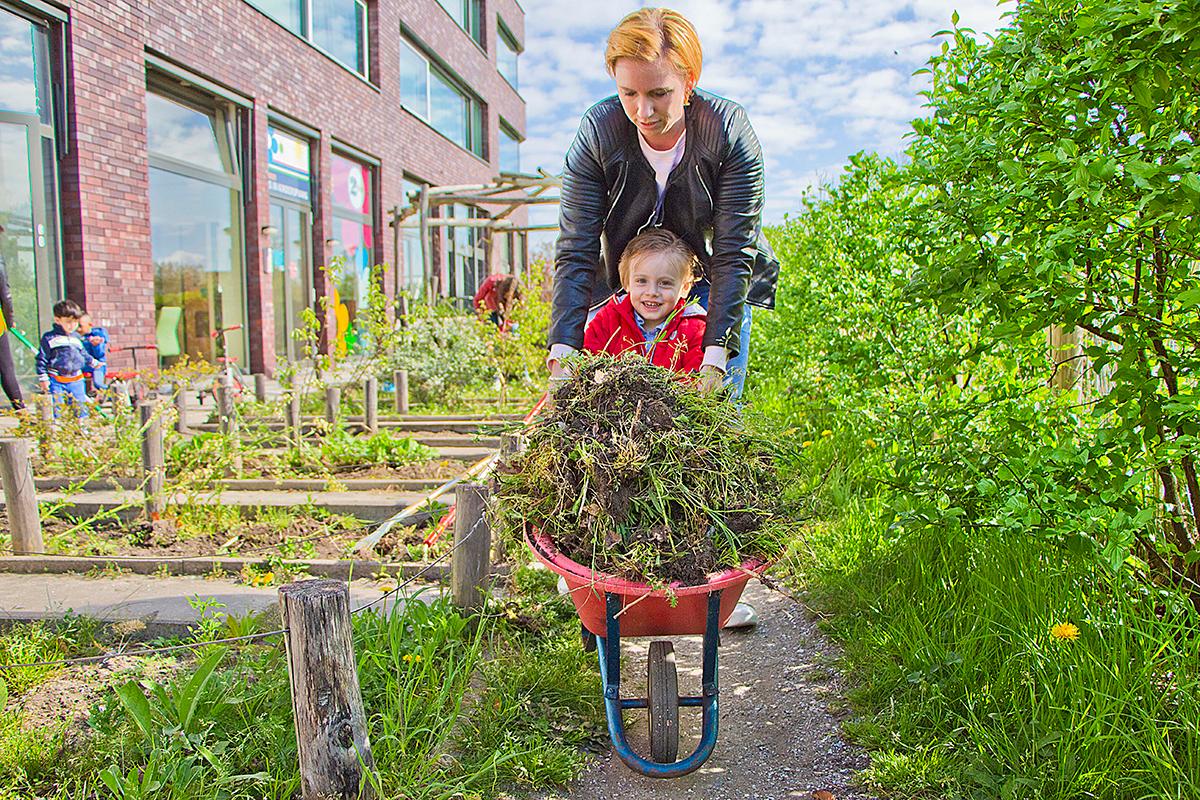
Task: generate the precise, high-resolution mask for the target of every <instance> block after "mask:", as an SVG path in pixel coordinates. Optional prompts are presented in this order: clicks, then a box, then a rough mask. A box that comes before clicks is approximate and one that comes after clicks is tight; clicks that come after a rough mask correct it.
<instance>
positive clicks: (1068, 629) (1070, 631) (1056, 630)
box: [1050, 622, 1079, 642]
mask: <svg viewBox="0 0 1200 800" xmlns="http://www.w3.org/2000/svg"><path fill="white" fill-rule="evenodd" d="M1050 635H1051V636H1053V637H1054V638H1055V639H1058V640H1059V641H1060V642H1063V641H1066V642H1073V641H1075V640H1076V639H1078V638H1079V628H1078V627H1077V626H1075V625H1072V624H1071V623H1070V622H1060V623H1058V624H1056V625H1054V626H1053V627H1051V628H1050Z"/></svg>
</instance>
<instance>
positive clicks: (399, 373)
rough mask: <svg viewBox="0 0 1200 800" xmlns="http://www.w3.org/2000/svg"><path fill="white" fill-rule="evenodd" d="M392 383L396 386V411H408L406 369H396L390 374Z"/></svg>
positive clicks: (404, 412)
mask: <svg viewBox="0 0 1200 800" xmlns="http://www.w3.org/2000/svg"><path fill="white" fill-rule="evenodd" d="M392 384H393V386H395V387H396V413H397V414H407V413H408V370H406V369H398V370H396V372H395V373H394V374H393V375H392Z"/></svg>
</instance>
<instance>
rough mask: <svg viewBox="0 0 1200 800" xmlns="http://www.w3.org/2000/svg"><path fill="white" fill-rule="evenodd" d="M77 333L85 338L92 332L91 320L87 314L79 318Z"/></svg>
mask: <svg viewBox="0 0 1200 800" xmlns="http://www.w3.org/2000/svg"><path fill="white" fill-rule="evenodd" d="M79 332H80V333H82V334H83V335H85V336H86V335H87V334H89V333H91V332H92V318H91V317H89V316H88V315H87V314H84V315H83V316H82V317H80V318H79Z"/></svg>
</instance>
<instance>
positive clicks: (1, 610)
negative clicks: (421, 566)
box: [0, 575, 443, 632]
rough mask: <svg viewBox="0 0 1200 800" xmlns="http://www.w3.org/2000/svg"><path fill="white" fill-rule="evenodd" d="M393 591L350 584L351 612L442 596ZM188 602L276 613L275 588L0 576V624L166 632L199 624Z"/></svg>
mask: <svg viewBox="0 0 1200 800" xmlns="http://www.w3.org/2000/svg"><path fill="white" fill-rule="evenodd" d="M395 586H396V582H395V581H372V580H356V581H354V582H353V583H351V584H350V607H351V609H355V608H358V607H360V606H364V605H366V604H368V603H371V602H374V601H376V600H378V601H379V602H378V603H376V604H375V605H374V606H373V607H374V608H377V609H381V610H385V611H386V610H388V609H390V608H392V607H393V606H394V605H395V604H396V602H398V601H399V602H403V601H404V599H405V597H406V596H407V597H418V598H420V599H422V600H424V601H429V600H432V599H433V598H435V597H437V596H438V594H439V593H440V592H441V591H443V590H442V588H441V587H439V586H436V585H432V584H422V583H417V582H414V583H413V584H411V585H410V586H408V587H406V589H405V590H404V592H403V593H398V594H393V595H392V596H390V597H387V598H386V599H382V600H381V599H380V598H381V597H382V596H383V594H384V592H385V591H386V590H388V589H391V588H394V587H395ZM189 601H192V602H195V603H197V604H199V603H202V602H204V601H209V602H211V603H220V604H222V607H221V608H219V609H218V608H216V607H215V606H210V607H211V608H213V609H214V610H215V611H219V612H221V613H226V614H229V615H231V616H234V617H240V616H245V615H247V614H258V613H261V612H264V611H271V610H272V609H276V608H278V602H279V588H278V587H274V586H266V587H255V586H247V585H245V584H241V583H237V582H235V581H232V580H228V579H219V580H209V579H206V578H194V577H168V578H159V577H152V576H146V575H121V576H118V577H112V578H108V577H103V578H87V577H83V576H78V575H0V620H19V621H30V620H45V619H58V618H61V617H62V616H63V615H64V614H66V613H67V612H68V611H69V612H71V613H73V614H79V615H82V616H87V617H93V618H95V619H99V620H102V621H105V622H122V621H127V620H140V621H142V622H144V623H146V625H147V627H150V626H153V627H154V628H156V629H160V630H161V631H162V632H166V631H168V630H171V629H175V630H178V629H182V628H186V627H188V626H191V625H194V624H195V623H196V622H197V621H198V620H199V619H200V615H201V613H202V612H201V609H199V608H196V607H194V606H193V605H192V602H189ZM209 613H210V615H211V613H212V612H209Z"/></svg>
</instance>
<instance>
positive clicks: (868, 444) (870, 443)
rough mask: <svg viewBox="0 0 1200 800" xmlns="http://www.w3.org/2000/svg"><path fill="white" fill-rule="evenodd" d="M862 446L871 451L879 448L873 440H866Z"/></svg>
mask: <svg viewBox="0 0 1200 800" xmlns="http://www.w3.org/2000/svg"><path fill="white" fill-rule="evenodd" d="M863 444H865V445H866V446H867V447H870V448H871V449H872V450H874V449H875V448H876V447H878V446H879V445H877V444H875V440H874V439H867V440H866V441H865V442H863Z"/></svg>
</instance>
